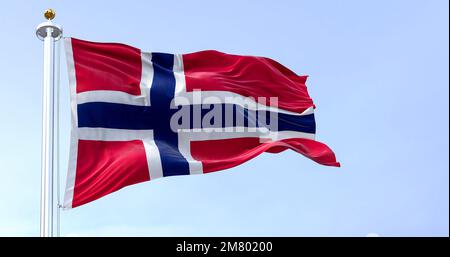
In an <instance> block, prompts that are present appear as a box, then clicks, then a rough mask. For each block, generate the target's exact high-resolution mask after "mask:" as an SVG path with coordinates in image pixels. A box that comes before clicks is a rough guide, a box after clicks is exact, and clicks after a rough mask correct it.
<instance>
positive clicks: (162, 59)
mask: <svg viewBox="0 0 450 257" xmlns="http://www.w3.org/2000/svg"><path fill="white" fill-rule="evenodd" d="M65 49H66V56H67V63H68V72H69V81H70V91H71V107H72V132H71V147H70V158H69V169H68V176H67V186H66V192H65V199H64V208H74V207H77V206H80V205H83V204H86V203H88V202H91V201H93V200H96V199H98V198H100V197H102V196H105V195H107V194H109V193H112V192H114V191H117V190H119V189H121V188H123V187H125V186H128V185H132V184H136V183H140V182H144V181H148V180H153V179H156V178H160V177H167V176H174V175H190V174H202V173H209V172H213V171H218V170H223V169H228V168H231V167H234V166H236V165H239V164H241V163H243V162H245V161H248V160H250V159H252V158H254V157H255V156H257V155H259V154H261V153H263V152H269V153H278V152H281V151H284V150H286V149H292V150H294V151H296V152H298V153H300V154H302V155H304V156H306V157H308V158H310V159H312V160H313V161H315V162H317V163H320V164H323V165H329V166H340V164H339V163H338V162H337V161H336V158H335V155H334V153H333V152H332V150H331V149H330V148H328V146H326V145H325V144H323V143H320V142H318V141H315V140H314V136H315V130H316V128H315V120H314V104H313V101H312V99H311V98H310V97H309V95H308V92H307V88H306V85H305V83H306V79H307V77H306V76H298V75H296V74H295V73H294V72H292V71H290V70H289V69H287V68H286V67H284V66H282V65H281V64H279V63H277V62H275V61H273V60H271V59H268V58H263V57H254V56H239V55H231V54H225V53H221V52H217V51H202V52H196V53H190V54H167V53H146V52H141V50H139V49H137V48H134V47H131V46H128V45H124V44H117V43H94V42H88V41H83V40H79V39H75V38H66V39H65ZM196 98H197V99H196ZM271 100H274V101H271ZM199 103H201V104H199ZM226 110H228V111H229V112H228V113H226ZM230 113H231V114H230ZM262 117H265V118H267V119H263V118H262ZM267 120H270V124H268V123H267ZM180 121H181V123H180ZM205 121H206V122H205ZM274 124H275V125H276V126H274Z"/></svg>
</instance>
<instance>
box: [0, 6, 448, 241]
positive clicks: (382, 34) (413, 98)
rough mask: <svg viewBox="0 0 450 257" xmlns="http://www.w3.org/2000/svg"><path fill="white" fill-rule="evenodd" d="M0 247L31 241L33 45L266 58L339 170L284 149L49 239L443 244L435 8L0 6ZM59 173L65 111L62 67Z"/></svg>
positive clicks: (157, 189)
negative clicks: (289, 83) (291, 80)
mask: <svg viewBox="0 0 450 257" xmlns="http://www.w3.org/2000/svg"><path fill="white" fill-rule="evenodd" d="M0 7H1V8H0V9H1V10H2V14H1V16H0V17H1V18H0V20H1V24H3V25H2V35H3V36H2V40H0V57H1V58H0V72H1V74H2V78H1V80H0V121H1V126H0V142H1V144H0V235H25V236H37V235H38V234H39V197H40V143H41V88H42V49H43V45H42V43H41V42H40V41H39V40H38V39H37V38H36V37H35V34H34V33H35V27H36V26H37V25H38V24H39V23H40V22H42V21H43V17H42V13H43V10H44V9H46V8H48V7H52V8H54V9H56V11H57V17H56V22H57V23H59V24H61V25H62V26H63V27H64V33H65V36H73V37H77V38H81V39H86V40H92V41H107V42H122V43H127V44H130V45H133V46H136V47H139V48H141V49H143V50H146V51H161V52H170V53H185V52H192V51H198V50H205V49H216V50H220V51H224V52H229V53H236V54H248V55H260V56H267V57H271V58H273V59H276V60H278V61H279V62H281V63H283V64H284V65H286V66H288V67H290V68H291V69H292V70H294V71H295V72H297V73H299V74H309V75H310V79H309V81H308V87H309V92H310V94H311V96H312V98H313V99H314V100H315V103H316V105H317V109H316V121H317V124H318V131H317V139H318V140H320V141H323V142H326V143H327V144H328V145H329V146H330V147H332V148H333V150H334V151H335V152H336V154H337V157H338V159H339V161H340V162H341V163H342V168H340V169H336V168H330V167H325V166H320V165H318V164H316V163H314V162H312V161H310V160H308V159H306V158H304V157H303V156H301V155H298V154H296V153H294V152H291V151H287V152H284V153H281V154H277V155H273V154H263V155H261V156H259V157H258V158H256V159H254V160H252V161H250V162H248V163H246V164H244V165H241V166H239V167H237V168H233V169H230V170H227V171H223V172H217V173H214V174H208V175H201V176H184V177H171V178H165V179H160V180H156V181H152V182H147V183H142V184H139V185H135V186H131V187H128V188H125V189H123V190H121V191H119V192H117V193H114V194H111V195H109V196H107V197H104V198H103V199H101V200H98V201H96V202H93V203H91V204H88V205H85V206H82V207H80V208H77V209H74V210H70V211H64V212H63V213H62V224H61V225H62V230H61V231H62V234H63V235H148V236H366V235H367V234H368V233H377V234H379V235H381V236H438V235H439V236H448V234H449V157H448V155H449V97H448V94H449V72H448V69H449V49H448V47H449V34H448V33H449V32H448V31H449V27H448V19H449V13H448V1H447V0H432V1H409V0H408V1H356V0H355V1H331V0H330V1H240V0H236V1H220V2H219V1H195V0H193V1H131V0H130V1H2V2H1V3H0ZM61 64H62V66H61V87H62V92H61V104H62V107H61V108H62V109H61V144H62V147H61V151H62V153H61V157H62V159H61V167H62V181H63V183H62V185H61V187H63V186H64V185H65V175H66V174H65V173H66V168H67V157H68V144H69V132H70V131H69V130H70V112H69V94H68V90H67V89H68V78H67V73H66V66H65V57H64V55H63V56H62V59H61Z"/></svg>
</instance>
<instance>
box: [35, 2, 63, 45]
mask: <svg viewBox="0 0 450 257" xmlns="http://www.w3.org/2000/svg"><path fill="white" fill-rule="evenodd" d="M55 16H56V12H55V11H54V10H53V9H47V10H45V12H44V17H45V18H46V19H47V21H45V22H42V23H41V24H39V25H38V27H37V28H36V36H37V37H38V38H39V39H40V40H42V41H44V39H45V37H47V32H49V31H51V32H50V34H51V37H53V38H54V40H55V41H58V40H59V39H60V38H61V37H62V34H63V30H62V28H61V26H59V25H58V24H55V23H53V22H52V20H53V19H54V18H55Z"/></svg>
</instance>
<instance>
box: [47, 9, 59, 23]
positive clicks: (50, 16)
mask: <svg viewBox="0 0 450 257" xmlns="http://www.w3.org/2000/svg"><path fill="white" fill-rule="evenodd" d="M55 16H56V13H55V11H54V10H53V9H47V10H45V12H44V17H45V18H46V19H47V20H49V21H51V20H53V19H54V18H55Z"/></svg>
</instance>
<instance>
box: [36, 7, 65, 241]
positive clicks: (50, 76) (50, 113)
mask: <svg viewBox="0 0 450 257" xmlns="http://www.w3.org/2000/svg"><path fill="white" fill-rule="evenodd" d="M44 17H45V18H46V19H47V21H46V22H43V23H41V24H39V26H38V27H37V28H36V36H37V37H38V38H39V39H40V40H41V41H44V83H43V94H42V149H41V151H42V152H41V218H40V220H41V221H40V235H41V237H51V236H53V221H54V220H53V213H54V210H55V209H54V207H57V206H55V204H54V199H53V198H54V185H53V182H54V170H55V168H56V167H55V166H56V165H55V159H54V157H55V147H54V142H55V115H54V110H55V85H56V84H57V83H55V82H57V81H56V80H57V79H58V74H55V42H56V41H58V40H59V39H60V38H61V37H62V28H61V27H60V26H59V25H57V24H54V23H53V22H52V20H53V19H54V18H55V12H54V11H53V10H52V9H47V10H46V11H45V13H44ZM58 70H59V69H58Z"/></svg>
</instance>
